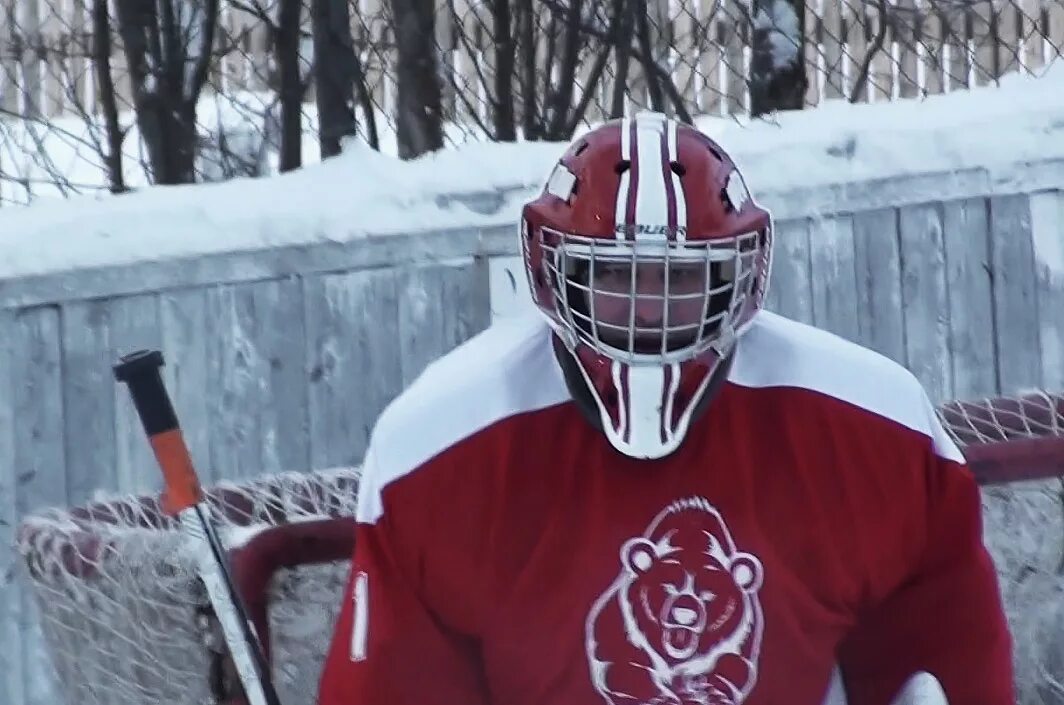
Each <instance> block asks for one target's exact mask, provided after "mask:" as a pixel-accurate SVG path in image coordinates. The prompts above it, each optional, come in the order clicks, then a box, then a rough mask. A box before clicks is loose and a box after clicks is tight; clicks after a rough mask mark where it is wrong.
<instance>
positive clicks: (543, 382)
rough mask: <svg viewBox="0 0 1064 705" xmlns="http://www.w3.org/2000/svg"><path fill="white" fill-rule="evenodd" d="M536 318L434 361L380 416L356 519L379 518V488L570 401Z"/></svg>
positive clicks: (505, 326) (497, 329) (507, 322)
mask: <svg viewBox="0 0 1064 705" xmlns="http://www.w3.org/2000/svg"><path fill="white" fill-rule="evenodd" d="M550 341H551V337H550V328H548V326H547V324H546V321H544V320H543V318H542V316H541V315H540V314H539V312H538V311H537V312H532V313H530V314H527V315H519V316H514V317H512V318H510V317H507V318H505V319H502V320H500V321H499V322H497V323H496V324H495V325H493V326H492V327H490V328H489V329H488V330H486V331H484V332H482V333H480V334H479V335H477V336H474V337H473V338H471V339H470V340H468V341H466V342H465V343H463V344H462V345H460V346H458V347H457V348H455V349H454V350H452V351H451V352H450V353H448V354H446V355H444V356H443V357H441V358H440V359H438V360H436V361H435V362H433V363H432V364H430V365H429V366H428V367H426V368H425V371H424V372H422V373H421V375H420V376H419V377H418V378H417V379H416V380H415V381H414V382H413V384H411V385H410V386H409V387H408V388H407V389H406V390H405V391H404V392H403V393H402V394H400V395H399V396H398V397H396V399H395V400H393V401H392V403H391V404H389V405H388V407H387V408H385V410H384V411H383V412H382V413H381V415H380V418H379V419H378V420H377V424H376V426H375V427H374V429H373V434H372V437H371V438H370V443H369V449H368V450H367V451H366V457H365V460H364V461H363V464H362V478H361V481H360V485H359V496H358V509H357V511H356V517H357V519H358V521H360V522H364V523H373V522H375V521H376V520H377V519H379V518H380V516H381V513H382V512H383V507H382V504H381V492H382V490H383V489H384V487H385V486H387V485H388V484H390V483H392V482H394V481H396V480H397V479H399V478H401V477H403V476H404V475H408V474H409V473H411V472H413V471H415V470H416V469H417V468H419V467H421V466H422V465H423V464H424V463H425V462H426V461H428V460H430V459H431V458H433V457H434V456H436V455H438V454H440V453H442V452H443V451H445V450H447V449H448V448H450V447H451V446H453V445H455V444H456V443H458V442H459V441H461V440H463V439H465V438H468V437H470V436H472V435H473V434H475V433H477V432H478V431H481V430H483V429H485V428H487V427H489V426H491V425H492V424H494V423H496V422H498V421H501V420H503V419H506V418H508V417H510V416H514V415H516V414H520V413H524V412H528V411H535V410H537V409H545V408H547V407H550V406H555V405H557V404H561V403H564V402H566V401H568V400H569V399H570V398H571V397H570V394H569V390H568V388H567V387H566V385H565V379H564V377H563V375H562V371H561V367H560V366H559V365H558V362H557V359H556V358H555V357H554V351H553V349H552V347H551V342H550Z"/></svg>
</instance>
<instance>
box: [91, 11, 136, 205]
mask: <svg viewBox="0 0 1064 705" xmlns="http://www.w3.org/2000/svg"><path fill="white" fill-rule="evenodd" d="M92 35H93V43H92V56H93V70H94V72H95V75H96V85H97V86H99V93H100V109H101V110H102V111H103V119H104V129H105V130H106V132H107V146H106V147H105V149H106V150H107V152H106V153H105V154H103V155H101V156H102V157H103V161H104V164H105V168H106V169H107V182H108V183H109V184H110V185H111V186H110V190H111V193H124V192H125V191H127V190H128V189H127V187H126V180H125V173H124V172H123V169H122V142H124V141H125V134H124V133H123V131H122V126H121V125H120V124H119V122H118V97H117V94H116V92H115V82H114V76H113V75H112V74H111V52H112V47H111V20H110V18H109V17H108V14H107V0H93V3H92Z"/></svg>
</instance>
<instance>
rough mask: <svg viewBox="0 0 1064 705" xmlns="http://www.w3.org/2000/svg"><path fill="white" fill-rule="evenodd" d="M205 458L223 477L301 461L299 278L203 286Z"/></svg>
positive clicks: (303, 409) (293, 466) (294, 466)
mask: <svg viewBox="0 0 1064 705" xmlns="http://www.w3.org/2000/svg"><path fill="white" fill-rule="evenodd" d="M207 325H208V330H210V331H212V339H211V341H210V343H209V347H208V350H207V359H208V366H207V370H208V382H209V390H211V391H210V392H209V393H210V394H211V396H210V399H209V401H208V410H209V411H208V416H209V418H210V429H211V439H210V453H209V456H210V459H211V464H212V465H213V466H214V472H215V473H216V474H218V475H219V476H223V477H241V478H243V477H251V476H255V475H259V474H262V473H271V472H279V471H282V470H301V469H305V468H306V467H307V463H308V460H309V453H308V452H307V432H306V430H307V429H306V427H307V423H306V418H307V402H306V393H305V386H304V385H303V382H302V380H303V375H304V369H305V359H304V347H305V345H304V329H303V294H302V287H301V285H300V281H299V280H298V279H285V280H267V281H261V282H254V283H249V284H240V285H236V286H226V287H220V288H218V289H214V290H211V291H210V292H209V293H208V305H207Z"/></svg>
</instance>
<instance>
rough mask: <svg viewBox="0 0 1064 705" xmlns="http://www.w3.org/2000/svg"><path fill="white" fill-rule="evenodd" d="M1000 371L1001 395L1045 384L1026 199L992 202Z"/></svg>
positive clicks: (1028, 211) (1004, 198) (1005, 197)
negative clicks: (1042, 382)
mask: <svg viewBox="0 0 1064 705" xmlns="http://www.w3.org/2000/svg"><path fill="white" fill-rule="evenodd" d="M990 252H991V268H992V269H991V271H992V272H993V282H994V285H993V294H994V322H995V330H996V340H997V363H998V364H997V370H998V381H999V385H1000V391H1001V393H1002V394H1013V393H1015V392H1017V391H1020V390H1023V389H1033V388H1035V387H1037V386H1038V385H1039V383H1040V382H1041V379H1042V359H1041V353H1042V345H1041V341H1040V336H1039V327H1040V324H1039V320H1038V316H1039V311H1038V301H1037V298H1036V296H1035V267H1034V248H1033V242H1032V239H1031V207H1030V200H1029V198H1028V197H1027V196H1026V195H1018V196H1001V197H995V198H991V199H990Z"/></svg>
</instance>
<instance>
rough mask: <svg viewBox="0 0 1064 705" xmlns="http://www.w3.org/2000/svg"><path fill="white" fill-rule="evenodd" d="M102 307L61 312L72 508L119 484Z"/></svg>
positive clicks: (106, 318)
mask: <svg viewBox="0 0 1064 705" xmlns="http://www.w3.org/2000/svg"><path fill="white" fill-rule="evenodd" d="M108 303H109V302H108V301H107V300H102V299H92V300H89V301H77V302H72V303H70V304H68V305H66V306H64V307H63V308H62V309H61V311H62V327H63V328H62V340H63V399H64V401H63V406H64V408H63V423H64V439H65V442H66V455H67V457H68V458H70V460H71V463H70V466H69V467H68V468H67V472H66V476H67V494H68V498H69V500H70V502H71V503H74V504H82V503H84V502H85V501H86V500H88V499H89V498H90V497H92V495H94V494H95V493H96V492H98V491H101V490H103V491H111V492H114V491H115V490H117V489H118V486H119V483H118V461H117V457H116V453H117V450H116V449H117V445H116V439H115V395H114V394H112V393H111V390H110V385H111V384H113V382H112V378H111V371H110V365H111V362H112V354H111V352H112V351H111V331H110V306H109V305H108Z"/></svg>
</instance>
